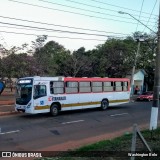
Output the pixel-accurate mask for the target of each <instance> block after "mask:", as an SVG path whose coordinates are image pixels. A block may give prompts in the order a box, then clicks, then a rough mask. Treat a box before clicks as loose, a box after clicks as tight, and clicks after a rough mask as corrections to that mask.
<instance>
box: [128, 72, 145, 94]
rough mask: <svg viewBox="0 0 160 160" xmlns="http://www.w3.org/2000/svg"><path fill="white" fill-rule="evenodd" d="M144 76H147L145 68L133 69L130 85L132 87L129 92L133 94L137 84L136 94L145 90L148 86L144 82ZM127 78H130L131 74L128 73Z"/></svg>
mask: <svg viewBox="0 0 160 160" xmlns="http://www.w3.org/2000/svg"><path fill="white" fill-rule="evenodd" d="M145 76H147V73H146V72H145V70H143V69H139V70H136V71H135V73H134V76H133V86H131V87H132V89H131V94H134V91H135V87H136V86H138V88H139V92H138V94H140V93H142V92H144V91H147V89H148V86H147V84H145V83H144V78H145ZM127 78H130V79H131V74H128V75H127Z"/></svg>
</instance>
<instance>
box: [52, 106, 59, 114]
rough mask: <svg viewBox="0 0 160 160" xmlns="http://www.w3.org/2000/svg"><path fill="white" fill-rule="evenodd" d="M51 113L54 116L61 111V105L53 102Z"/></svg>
mask: <svg viewBox="0 0 160 160" xmlns="http://www.w3.org/2000/svg"><path fill="white" fill-rule="evenodd" d="M50 113H51V115H52V116H57V115H58V113H59V106H58V105H57V104H52V106H51V108H50Z"/></svg>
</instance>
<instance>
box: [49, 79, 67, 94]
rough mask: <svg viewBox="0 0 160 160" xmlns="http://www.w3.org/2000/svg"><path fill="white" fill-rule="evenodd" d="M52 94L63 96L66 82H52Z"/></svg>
mask: <svg viewBox="0 0 160 160" xmlns="http://www.w3.org/2000/svg"><path fill="white" fill-rule="evenodd" d="M50 93H51V94H62V93H64V82H62V81H51V82H50Z"/></svg>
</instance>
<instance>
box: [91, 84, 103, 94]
mask: <svg viewBox="0 0 160 160" xmlns="http://www.w3.org/2000/svg"><path fill="white" fill-rule="evenodd" d="M92 92H102V82H92Z"/></svg>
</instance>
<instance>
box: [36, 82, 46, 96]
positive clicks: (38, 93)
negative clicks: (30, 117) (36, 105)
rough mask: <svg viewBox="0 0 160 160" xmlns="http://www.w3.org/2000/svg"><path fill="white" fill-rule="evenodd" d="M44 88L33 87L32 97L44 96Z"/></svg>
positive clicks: (41, 86) (43, 86) (42, 86)
mask: <svg viewBox="0 0 160 160" xmlns="http://www.w3.org/2000/svg"><path fill="white" fill-rule="evenodd" d="M46 93H47V92H46V86H45V85H35V86H34V97H35V98H39V97H43V96H46V95H47V94H46Z"/></svg>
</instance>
